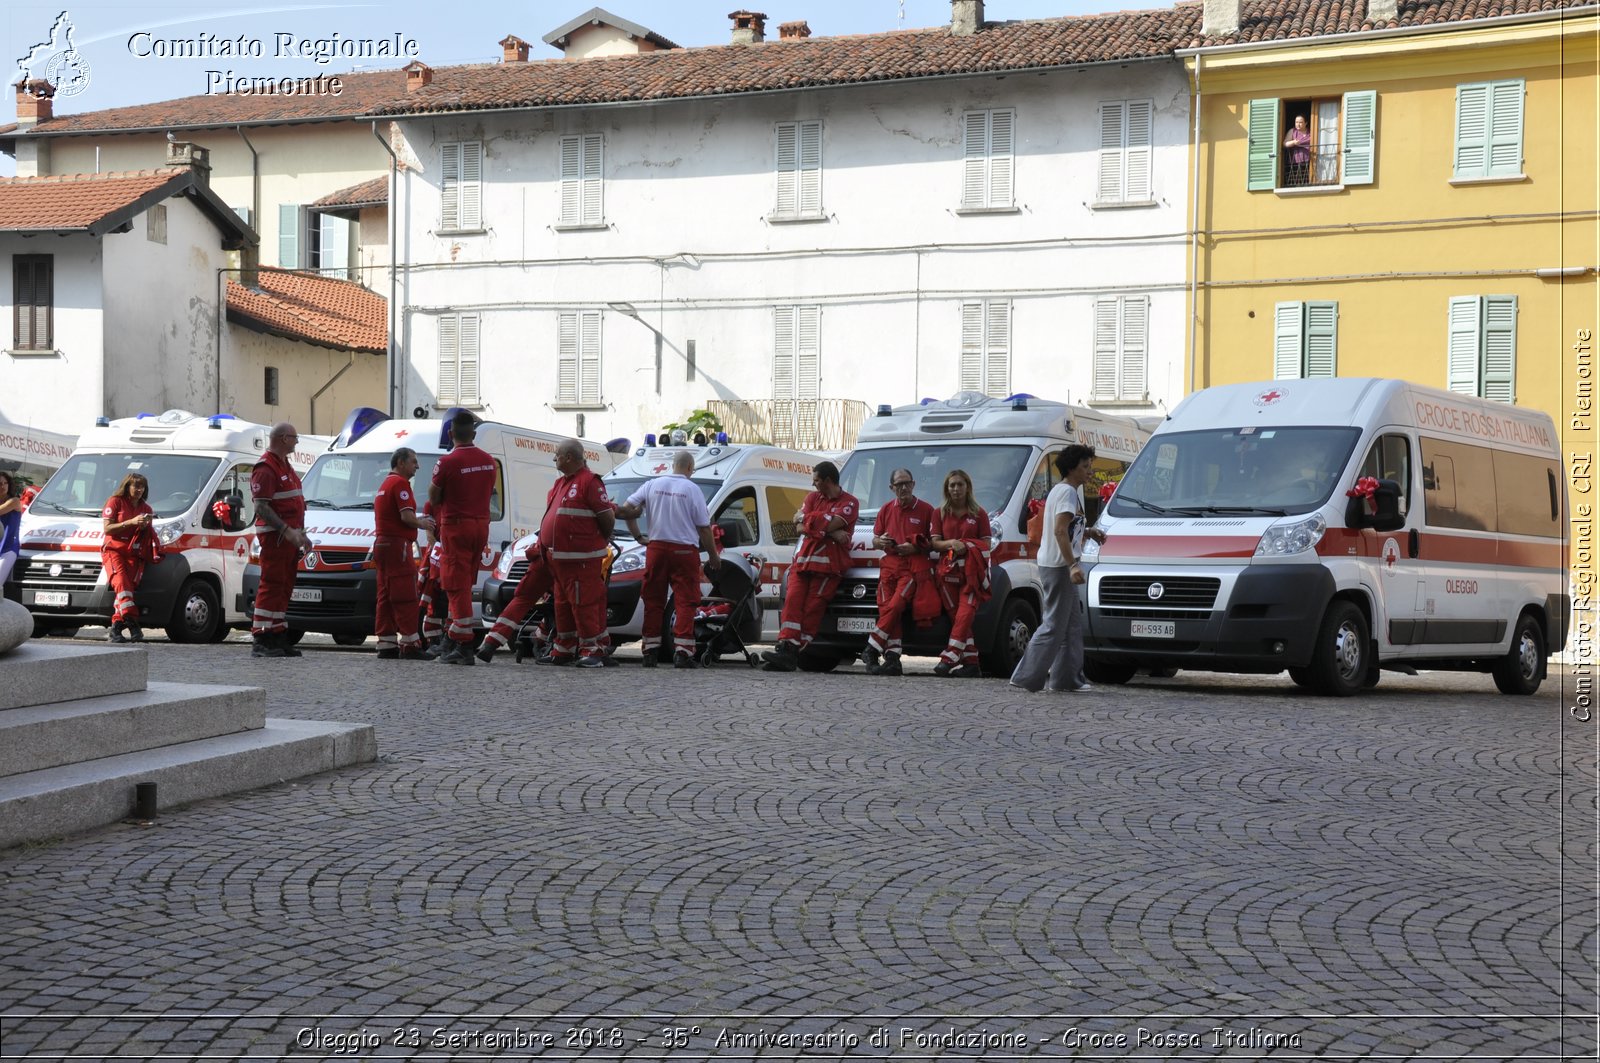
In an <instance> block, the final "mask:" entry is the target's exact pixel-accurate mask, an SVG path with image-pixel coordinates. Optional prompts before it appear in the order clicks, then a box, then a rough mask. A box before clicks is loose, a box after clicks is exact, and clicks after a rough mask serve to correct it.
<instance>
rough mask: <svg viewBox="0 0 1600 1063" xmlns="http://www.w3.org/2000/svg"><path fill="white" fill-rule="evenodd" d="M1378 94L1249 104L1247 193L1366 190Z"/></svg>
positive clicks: (1371, 171) (1371, 169)
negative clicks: (1351, 187) (1362, 187)
mask: <svg viewBox="0 0 1600 1063" xmlns="http://www.w3.org/2000/svg"><path fill="white" fill-rule="evenodd" d="M1377 116H1378V94H1377V93H1376V92H1373V91H1371V90H1366V91H1361V92H1347V93H1345V94H1344V95H1343V96H1327V97H1310V98H1304V99H1287V100H1279V99H1271V98H1269V99H1261V100H1251V101H1250V110H1249V117H1248V118H1247V120H1246V125H1247V127H1248V135H1249V145H1248V148H1247V152H1248V160H1247V164H1246V184H1247V186H1248V188H1249V189H1250V191H1252V192H1257V191H1269V192H1270V191H1278V192H1284V191H1291V190H1296V189H1318V188H1321V189H1327V190H1330V191H1332V190H1337V189H1340V188H1343V187H1344V186H1346V185H1370V184H1372V181H1373V175H1374V172H1375V169H1376V161H1377V150H1378V121H1377Z"/></svg>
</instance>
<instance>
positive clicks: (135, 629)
mask: <svg viewBox="0 0 1600 1063" xmlns="http://www.w3.org/2000/svg"><path fill="white" fill-rule="evenodd" d="M149 494H150V482H149V481H148V480H146V479H145V478H144V477H143V476H140V475H139V474H138V473H136V472H130V473H129V474H128V475H127V476H124V477H123V478H122V483H121V484H119V485H118V486H117V490H116V493H115V494H113V495H112V496H111V497H110V498H108V499H106V508H105V509H104V511H102V512H101V514H100V515H101V516H102V517H104V518H105V540H104V542H103V543H102V544H101V547H100V558H101V561H102V562H103V563H104V564H105V568H106V581H107V582H109V583H110V584H111V589H112V590H113V591H116V593H117V598H116V602H115V604H114V605H113V606H112V612H111V634H110V636H109V637H110V639H111V641H112V642H127V641H128V639H129V638H132V639H133V641H134V642H143V641H144V632H143V631H142V630H140V628H139V607H138V606H137V605H135V604H134V603H133V592H134V591H136V590H138V589H139V581H140V580H141V579H143V578H144V566H145V563H146V562H149V561H155V560H157V554H156V540H155V530H154V529H153V528H152V527H151V525H152V524H153V523H154V521H155V519H156V515H155V511H154V510H153V509H151V508H150V505H149V503H147V502H146V501H145V498H146V497H148V496H149Z"/></svg>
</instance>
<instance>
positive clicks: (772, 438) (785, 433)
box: [706, 399, 872, 450]
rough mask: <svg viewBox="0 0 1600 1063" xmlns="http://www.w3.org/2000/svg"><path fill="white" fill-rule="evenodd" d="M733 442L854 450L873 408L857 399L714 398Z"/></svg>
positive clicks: (719, 417) (713, 407)
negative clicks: (857, 438) (862, 427)
mask: <svg viewBox="0 0 1600 1063" xmlns="http://www.w3.org/2000/svg"><path fill="white" fill-rule="evenodd" d="M706 409H707V410H709V411H710V412H712V413H714V414H716V415H717V420H719V421H721V422H722V427H723V430H724V431H726V432H727V433H728V440H729V442H733V443H770V444H771V445H773V446H776V447H793V448H794V449H795V450H852V449H854V448H855V445H856V437H857V436H859V435H860V434H861V425H862V424H863V423H864V422H865V421H866V419H867V418H868V417H869V416H871V414H872V410H871V408H870V407H869V406H868V405H867V404H866V403H864V402H861V401H859V400H857V399H712V400H711V401H709V402H707V403H706Z"/></svg>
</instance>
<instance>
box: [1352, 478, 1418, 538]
mask: <svg viewBox="0 0 1600 1063" xmlns="http://www.w3.org/2000/svg"><path fill="white" fill-rule="evenodd" d="M1345 524H1346V525H1348V526H1349V527H1351V528H1371V529H1372V530H1373V531H1381V532H1390V531H1398V530H1399V529H1401V528H1403V527H1405V525H1406V518H1405V515H1404V514H1402V513H1401V512H1400V485H1399V484H1398V483H1396V482H1395V481H1394V480H1379V481H1378V489H1377V490H1376V491H1374V492H1373V493H1372V510H1371V511H1370V512H1369V510H1368V506H1367V500H1366V499H1364V498H1352V499H1350V503H1349V505H1348V506H1347V507H1346V509H1345Z"/></svg>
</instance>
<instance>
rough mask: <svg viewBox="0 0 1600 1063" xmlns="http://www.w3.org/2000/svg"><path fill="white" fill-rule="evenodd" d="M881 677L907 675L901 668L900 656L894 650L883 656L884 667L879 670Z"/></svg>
mask: <svg viewBox="0 0 1600 1063" xmlns="http://www.w3.org/2000/svg"><path fill="white" fill-rule="evenodd" d="M878 674H879V675H905V672H904V671H902V670H901V668H900V655H899V654H898V653H895V652H894V651H893V650H891V651H889V652H888V653H886V654H884V655H883V667H882V668H880V669H878Z"/></svg>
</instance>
